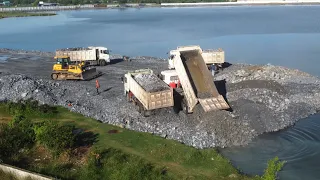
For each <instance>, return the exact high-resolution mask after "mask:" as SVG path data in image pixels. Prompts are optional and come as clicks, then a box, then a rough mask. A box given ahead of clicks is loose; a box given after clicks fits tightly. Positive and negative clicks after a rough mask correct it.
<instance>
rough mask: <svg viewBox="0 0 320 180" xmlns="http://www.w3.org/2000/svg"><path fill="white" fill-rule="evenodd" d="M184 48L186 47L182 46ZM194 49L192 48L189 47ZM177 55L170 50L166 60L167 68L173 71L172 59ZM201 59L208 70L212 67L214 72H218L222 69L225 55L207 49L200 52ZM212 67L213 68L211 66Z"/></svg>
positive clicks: (217, 50)
mask: <svg viewBox="0 0 320 180" xmlns="http://www.w3.org/2000/svg"><path fill="white" fill-rule="evenodd" d="M183 47H186V46H183ZM190 47H194V46H190ZM197 47H199V48H200V46H197ZM176 54H177V50H171V51H170V53H169V58H168V68H169V69H174V57H175V55H176ZM202 57H203V60H204V62H205V63H206V65H207V66H208V68H209V69H210V68H212V67H214V68H215V69H214V70H218V69H221V68H222V65H223V63H224V62H225V53H224V51H223V50H222V49H221V48H219V49H207V50H202ZM212 65H214V66H212Z"/></svg>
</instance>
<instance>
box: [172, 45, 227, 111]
mask: <svg viewBox="0 0 320 180" xmlns="http://www.w3.org/2000/svg"><path fill="white" fill-rule="evenodd" d="M174 58H175V60H174V66H175V69H176V71H177V74H178V76H179V80H180V82H181V85H182V88H183V93H184V97H185V100H186V101H187V102H186V104H185V105H184V106H187V107H183V108H186V111H188V112H193V109H194V107H195V106H196V104H197V103H198V102H200V104H201V106H202V107H203V109H204V111H206V112H207V111H212V110H217V109H229V108H230V107H229V105H228V104H227V102H226V101H225V100H224V98H223V96H222V95H220V94H219V92H218V90H217V88H216V86H215V84H214V80H213V77H212V75H211V73H210V71H209V70H208V69H207V66H206V63H205V61H204V60H203V57H202V50H201V48H200V47H199V46H185V47H183V46H182V47H178V48H177V54H176V57H174Z"/></svg>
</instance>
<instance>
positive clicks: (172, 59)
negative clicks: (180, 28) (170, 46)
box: [168, 50, 178, 69]
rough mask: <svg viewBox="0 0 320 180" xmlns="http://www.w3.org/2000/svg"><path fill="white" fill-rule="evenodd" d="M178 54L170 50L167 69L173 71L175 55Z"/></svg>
mask: <svg viewBox="0 0 320 180" xmlns="http://www.w3.org/2000/svg"><path fill="white" fill-rule="evenodd" d="M177 54H178V51H177V50H171V51H170V53H169V57H168V69H174V64H173V62H174V59H175V57H176V55H177Z"/></svg>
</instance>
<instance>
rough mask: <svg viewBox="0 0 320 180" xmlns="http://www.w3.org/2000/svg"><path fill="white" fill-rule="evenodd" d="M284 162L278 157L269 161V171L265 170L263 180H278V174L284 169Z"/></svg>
mask: <svg viewBox="0 0 320 180" xmlns="http://www.w3.org/2000/svg"><path fill="white" fill-rule="evenodd" d="M284 163H285V162H284V161H279V158H278V157H275V158H273V159H271V160H269V161H268V166H267V169H265V170H264V174H263V176H262V179H263V180H276V179H277V173H278V172H279V171H280V170H281V169H282V167H283V165H284Z"/></svg>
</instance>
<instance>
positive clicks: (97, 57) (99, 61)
mask: <svg viewBox="0 0 320 180" xmlns="http://www.w3.org/2000/svg"><path fill="white" fill-rule="evenodd" d="M109 54H110V53H109V50H108V48H106V47H93V46H90V47H87V48H66V49H58V50H56V56H60V57H61V56H68V57H70V60H71V62H75V61H77V62H85V63H86V65H100V66H105V65H107V64H108V63H110V55H109Z"/></svg>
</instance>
